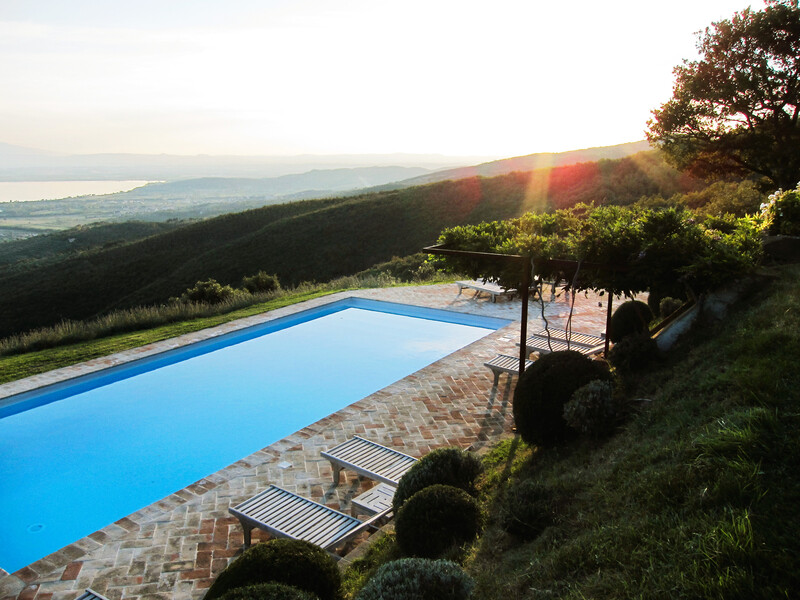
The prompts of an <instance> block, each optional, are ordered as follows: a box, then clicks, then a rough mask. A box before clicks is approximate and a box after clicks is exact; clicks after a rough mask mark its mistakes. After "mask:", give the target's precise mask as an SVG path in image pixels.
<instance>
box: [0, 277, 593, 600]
mask: <svg viewBox="0 0 800 600" xmlns="http://www.w3.org/2000/svg"><path fill="white" fill-rule="evenodd" d="M346 296H358V297H363V298H370V299H375V300H385V301H392V302H400V303H404V304H411V305H417V306H429V307H434V308H444V309H448V310H455V311H459V312H468V313H472V314H479V315H485V316H497V317H504V318H508V319H509V320H512V319H516V320H515V321H514V322H513V323H511V324H510V325H508V326H506V327H504V328H502V329H500V330H498V331H496V332H494V333H492V334H490V335H488V336H486V337H484V338H483V339H481V340H478V341H477V342H475V343H473V344H470V345H469V346H467V347H465V348H462V349H461V350H459V351H457V352H455V353H453V354H451V355H449V356H447V357H445V358H443V359H442V360H440V361H438V362H436V363H433V364H432V365H429V366H427V367H425V368H424V369H421V370H420V371H417V372H416V373H414V374H412V375H410V376H408V377H406V378H404V379H402V380H400V381H398V382H396V383H394V384H392V385H390V386H388V387H386V388H384V389H383V390H380V391H378V392H376V393H374V394H372V395H370V396H367V397H366V398H363V399H362V400H359V401H358V402H355V403H354V404H351V405H350V406H348V407H346V408H344V409H342V410H340V411H338V412H337V413H335V414H333V415H330V416H328V417H326V418H325V419H322V420H321V421H318V422H316V423H313V424H311V425H309V426H308V427H305V428H303V429H301V430H300V431H297V432H295V433H293V434H292V435H290V436H288V437H286V438H284V439H283V440H280V441H279V442H276V443H274V444H271V445H270V446H268V447H266V448H263V449H262V450H260V451H258V452H256V453H254V454H252V455H250V456H248V457H246V458H243V459H242V460H240V461H238V462H236V463H234V464H233V465H230V466H228V467H227V468H225V469H223V470H221V471H219V472H217V473H214V474H213V475H210V476H208V477H206V478H205V479H202V480H200V481H198V482H196V483H194V484H192V485H190V486H189V487H187V488H185V489H183V490H180V491H177V492H176V493H174V494H173V495H171V496H169V497H167V498H164V499H163V500H161V501H159V502H157V503H155V504H153V505H151V506H148V507H145V508H143V509H142V510H139V511H137V512H136V513H134V514H132V515H129V516H128V517H125V518H124V519H121V520H119V521H117V522H116V523H112V524H110V525H108V526H107V527H105V528H103V529H102V530H100V531H97V532H95V533H93V534H91V535H89V536H88V537H86V538H83V539H81V540H78V541H76V542H75V543H73V544H71V545H69V546H67V547H66V548H63V549H61V550H59V551H58V552H55V553H54V554H51V555H49V556H47V557H45V558H43V559H41V560H39V561H37V562H35V563H33V564H32V565H29V566H27V567H24V568H23V569H20V570H19V571H17V572H15V573H12V574H10V575H8V574H4V573H3V572H0V599H1V600H12V599H16V600H51V599H52V600H73V599H74V598H76V597H77V596H78V595H80V593H81V592H83V590H84V589H85V588H87V587H91V588H92V589H94V590H95V591H97V592H99V593H101V594H104V595H106V596H108V597H109V598H110V599H111V600H135V599H141V600H156V599H164V600H167V599H175V600H190V599H191V600H197V599H200V598H202V597H203V594H204V593H205V590H206V589H207V588H208V586H209V585H210V584H211V581H213V578H214V576H215V575H216V574H218V573H219V572H220V570H222V569H223V568H224V567H225V565H227V564H228V562H229V561H230V559H231V558H232V557H234V556H236V555H237V554H238V553H239V552H241V548H242V544H243V537H242V530H241V527H240V526H239V524H238V521H237V520H236V519H234V518H233V517H231V516H230V515H229V514H228V512H227V509H228V507H229V506H231V505H232V504H236V503H239V502H241V501H242V500H244V499H246V498H247V497H249V496H251V495H253V494H255V493H256V492H257V491H259V490H261V489H263V488H264V487H265V486H266V485H267V484H269V483H275V484H277V485H280V486H281V487H284V488H286V489H288V490H291V491H294V492H297V493H298V494H300V495H302V496H306V497H310V498H313V499H315V500H317V501H321V502H324V503H325V504H327V505H329V506H331V507H333V508H337V509H339V510H342V511H343V512H349V508H350V506H349V502H350V499H351V498H352V497H353V496H355V495H357V494H358V493H360V491H363V488H364V486H365V485H370V484H369V483H368V482H363V481H359V479H358V478H356V477H354V476H353V474H352V473H348V472H347V471H345V472H344V474H345V477H343V478H342V482H341V483H340V484H339V485H338V486H334V485H333V480H332V472H331V467H330V464H329V463H328V462H327V461H325V460H323V459H321V457H320V455H319V452H320V451H321V450H324V449H327V448H330V447H332V446H334V445H336V444H338V443H340V442H343V441H344V440H346V439H347V438H349V437H350V436H352V435H354V434H358V435H362V436H365V437H368V438H370V439H373V440H375V441H377V442H379V443H381V444H384V445H389V446H392V447H395V448H397V449H399V450H401V451H403V452H406V453H407V454H411V455H413V456H422V455H423V454H425V453H427V452H429V451H430V450H431V449H433V448H437V447H442V446H451V445H454V446H460V447H462V448H479V447H481V446H483V445H486V444H490V443H492V442H493V441H495V440H497V439H499V438H500V437H501V436H502V435H503V434H507V433H508V432H509V431H510V428H511V425H512V414H511V394H512V387H511V385H509V378H508V377H507V376H503V377H501V378H500V381H499V384H498V386H497V388H494V387H493V386H492V384H493V377H492V375H491V373H490V371H489V370H488V369H486V368H485V367H484V366H483V363H484V362H485V361H487V360H489V359H491V358H492V357H493V356H494V355H495V354H497V353H498V352H502V353H505V354H515V353H516V352H517V350H516V348H515V343H516V342H517V341H518V337H519V315H520V304H519V302H518V301H507V300H498V301H497V302H494V303H493V302H491V301H490V300H489V299H488V298H483V297H475V296H474V294H473V293H472V292H469V291H464V293H462V294H460V295H459V294H458V292H457V288H456V286H455V285H453V284H448V285H436V286H420V287H404V288H388V289H375V290H359V291H357V292H348V293H344V294H336V295H334V296H328V297H326V298H321V299H316V300H313V301H310V302H306V303H303V304H300V305H295V306H292V307H287V308H284V309H280V310H277V311H273V312H270V313H266V314H264V315H258V316H256V317H249V318H247V319H242V320H241V321H237V322H235V323H229V324H226V325H223V326H220V327H216V328H212V329H209V330H206V331H204V332H197V333H195V334H189V335H187V336H181V337H180V338H175V339H173V340H167V341H165V342H160V343H158V344H152V345H149V346H145V347H142V348H140V349H136V350H132V351H127V352H123V353H120V354H118V355H114V356H112V357H106V358H104V359H98V360H94V361H89V362H88V363H84V364H82V365H76V366H74V367H68V368H66V369H59V370H56V371H52V372H50V373H46V374H43V375H39V376H34V377H31V378H28V379H26V380H22V381H18V382H12V383H10V384H6V385H2V386H0V404H2V403H3V398H8V397H9V396H11V395H13V394H17V393H20V392H24V391H26V390H30V389H35V388H36V387H39V386H42V385H46V384H48V383H53V382H56V381H61V380H64V379H67V378H70V377H74V376H76V375H78V374H81V373H84V372H91V371H94V370H97V369H99V368H103V367H106V366H109V365H113V364H119V363H121V362H126V361H129V360H133V359H135V358H140V357H141V356H144V355H148V354H152V353H155V352H160V351H164V350H165V349H168V348H172V347H176V346H180V345H184V344H187V343H191V342H192V341H197V340H199V339H203V338H206V337H212V336H215V335H219V334H221V333H225V332H228V331H231V330H233V329H237V328H241V327H246V326H250V325H253V324H255V323H257V322H263V321H265V320H270V319H274V318H277V317H280V316H284V315H286V314H292V313H294V312H299V311H301V310H305V309H307V308H311V307H314V306H318V305H321V304H324V303H327V302H331V301H335V300H339V299H341V298H343V297H346ZM545 299H546V300H548V301H547V302H545V303H544V307H545V314H546V316H547V319H548V321H549V323H550V324H551V325H552V326H555V327H564V326H565V324H566V320H567V318H568V315H569V309H570V305H571V302H572V300H573V299H572V298H570V297H568V296H562V297H557V298H555V299H554V300H553V301H549V300H550V295H549V293H546V294H545ZM603 300H604V299H602V298H598V297H597V296H594V295H591V294H590V295H588V296H587V295H583V294H579V295H578V296H577V297H576V298H574V314H573V318H572V326H573V329H574V330H575V331H582V332H586V333H595V334H598V333H600V332H601V331H603V329H604V327H605V314H606V312H605V311H606V309H605V302H604V301H603ZM530 311H531V312H530V315H529V316H530V319H529V325H528V326H529V328H536V327H541V326H542V325H543V321H542V320H541V317H540V313H539V305H538V304H535V303H531V308H530ZM265 537H266V536H265V535H264V534H261V533H259V532H258V531H257V530H256V531H254V532H253V541H254V542H255V541H257V540H259V539H263V538H265Z"/></svg>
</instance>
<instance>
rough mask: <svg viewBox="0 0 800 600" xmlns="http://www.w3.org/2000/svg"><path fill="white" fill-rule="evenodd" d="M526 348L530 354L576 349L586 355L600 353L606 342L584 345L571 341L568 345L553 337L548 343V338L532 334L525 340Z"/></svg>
mask: <svg viewBox="0 0 800 600" xmlns="http://www.w3.org/2000/svg"><path fill="white" fill-rule="evenodd" d="M517 345H519V344H517ZM525 350H526V351H527V352H528V354H531V353H532V352H539V353H540V354H547V353H548V352H561V351H562V350H574V351H575V352H580V353H581V354H585V355H586V356H592V355H593V354H598V353H600V352H602V351H603V350H605V344H601V345H599V346H582V345H580V344H575V343H572V342H570V344H569V346H567V342H562V341H561V340H555V339H551V340H550V342H549V343H548V341H547V339H546V338H540V337H535V336H531V337H529V338H528V339H527V340H525Z"/></svg>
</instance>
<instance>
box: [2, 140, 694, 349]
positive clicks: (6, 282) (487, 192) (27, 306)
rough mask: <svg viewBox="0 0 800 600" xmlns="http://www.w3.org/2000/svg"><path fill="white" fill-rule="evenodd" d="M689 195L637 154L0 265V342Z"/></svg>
mask: <svg viewBox="0 0 800 600" xmlns="http://www.w3.org/2000/svg"><path fill="white" fill-rule="evenodd" d="M698 187H701V184H699V183H698V182H697V181H694V180H691V179H688V178H687V177H685V176H683V175H681V174H679V173H678V172H676V171H675V170H673V169H672V168H670V167H668V166H667V165H666V164H665V163H664V162H663V161H662V160H661V158H660V157H659V155H658V154H657V153H655V152H644V153H640V154H636V155H633V156H631V157H627V158H624V159H619V160H602V161H599V162H594V163H581V164H577V165H572V166H566V167H558V168H552V169H540V170H536V171H530V172H520V173H511V174H508V175H502V176H498V177H491V178H483V177H471V178H467V179H461V180H457V181H445V182H440V183H433V184H429V185H424V186H418V187H411V188H407V189H402V190H394V191H387V192H381V193H370V194H363V195H359V196H354V197H349V198H329V199H321V200H308V201H302V202H294V203H289V204H282V205H274V206H267V207H264V208H259V209H254V210H249V211H246V212H241V213H234V214H228V215H224V216H220V217H216V218H212V219H208V220H206V221H202V222H197V223H192V224H188V225H185V226H182V227H179V228H177V229H173V230H171V231H167V232H164V233H160V234H158V235H153V236H150V237H146V238H144V239H139V240H136V241H132V242H128V243H119V241H117V242H115V243H116V245H113V246H111V247H105V248H103V247H97V248H94V249H91V250H86V251H83V252H78V253H77V254H66V255H63V256H64V257H63V259H61V260H55V259H54V258H53V257H51V258H50V259H49V260H48V261H44V264H42V263H41V261H39V262H37V261H32V262H31V261H29V262H27V263H26V262H14V263H12V264H8V265H6V266H5V267H4V268H2V270H0V336H7V335H10V334H13V333H16V332H21V331H26V330H29V329H32V328H36V327H40V326H46V325H51V324H54V323H56V322H58V321H59V320H61V319H85V318H89V317H92V316H95V315H98V314H102V313H104V312H106V311H108V310H111V309H116V308H126V307H131V306H136V305H142V304H154V303H162V302H166V301H167V300H168V298H170V297H171V296H178V295H180V293H181V292H182V291H183V290H185V289H186V288H187V287H189V286H191V285H193V284H194V283H195V282H197V281H199V280H205V279H208V278H215V279H217V280H218V281H219V282H221V283H230V284H233V285H238V284H239V282H240V281H241V279H242V277H243V276H246V275H252V274H254V273H256V272H258V271H260V270H264V271H266V272H268V273H275V274H277V275H278V277H279V279H280V281H281V282H282V283H283V284H284V285H292V284H296V283H299V282H302V281H311V280H314V281H327V280H329V279H332V278H334V277H339V276H343V275H349V274H353V273H356V272H359V271H362V270H364V269H367V268H369V267H371V266H372V265H374V264H376V263H378V262H381V261H385V260H388V259H390V258H392V257H393V256H406V255H408V254H412V253H415V252H418V251H419V250H420V249H421V248H422V247H424V246H426V245H429V244H432V243H434V242H435V241H436V239H437V237H438V235H439V233H440V231H441V230H442V229H443V228H445V227H453V226H455V225H463V224H472V223H478V222H481V221H489V220H496V219H507V218H511V217H514V216H518V215H520V214H522V213H524V212H526V211H529V210H537V211H540V210H547V209H550V208H562V207H566V206H572V205H574V204H576V203H579V202H596V203H598V204H602V203H611V204H630V203H632V202H635V201H636V200H638V199H640V198H641V197H642V196H649V195H655V194H661V195H662V196H671V195H672V194H674V193H678V192H685V191H689V190H692V189H697V188H698ZM71 231H74V232H75V233H74V235H73V236H72V237H74V238H75V241H74V242H72V243H73V244H80V241H79V240H80V238H81V234H80V232H79V231H76V230H71ZM14 243H17V242H14Z"/></svg>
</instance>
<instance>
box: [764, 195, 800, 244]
mask: <svg viewBox="0 0 800 600" xmlns="http://www.w3.org/2000/svg"><path fill="white" fill-rule="evenodd" d="M761 216H762V217H763V218H764V220H765V223H766V225H767V227H768V231H769V233H770V235H800V184H798V186H797V189H795V190H789V191H788V192H784V191H783V190H778V191H777V192H775V193H774V194H772V195H771V196H770V197H769V200H768V201H767V202H765V203H764V204H762V205H761Z"/></svg>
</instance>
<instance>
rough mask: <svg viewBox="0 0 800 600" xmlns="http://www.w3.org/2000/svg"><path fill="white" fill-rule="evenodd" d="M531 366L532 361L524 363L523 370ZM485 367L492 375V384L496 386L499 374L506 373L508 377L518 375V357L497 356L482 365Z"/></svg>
mask: <svg viewBox="0 0 800 600" xmlns="http://www.w3.org/2000/svg"><path fill="white" fill-rule="evenodd" d="M532 364H533V361H532V360H526V361H525V368H526V369H527V368H528V367H530V366H531V365H532ZM483 365H484V366H485V367H489V368H490V369H491V370H492V372H493V373H494V384H493V385H495V386H497V383H498V381H500V374H501V373H508V374H509V375H516V374H517V373H519V357H518V356H508V355H507V354H498V355H497V356H495V357H494V358H493V359H492V360H490V361H489V362H485V363H483Z"/></svg>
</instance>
